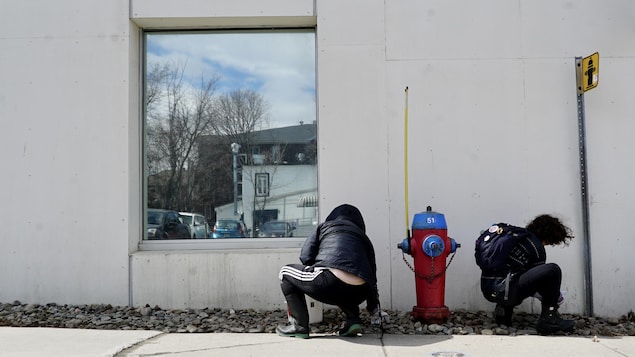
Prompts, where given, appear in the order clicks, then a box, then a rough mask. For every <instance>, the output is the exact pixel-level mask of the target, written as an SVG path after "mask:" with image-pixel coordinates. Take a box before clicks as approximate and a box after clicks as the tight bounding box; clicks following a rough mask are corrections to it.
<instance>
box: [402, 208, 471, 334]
mask: <svg viewBox="0 0 635 357" xmlns="http://www.w3.org/2000/svg"><path fill="white" fill-rule="evenodd" d="M460 246H461V245H460V244H458V243H456V241H455V240H454V239H452V238H449V237H448V227H447V224H446V222H445V216H444V215H443V214H442V213H438V212H433V211H432V207H430V206H428V207H427V209H426V212H421V213H417V214H415V216H414V219H413V221H412V238H410V237H409V238H406V239H404V240H403V241H402V242H401V243H399V244H397V248H399V249H401V250H402V251H403V252H404V253H406V254H410V255H411V256H412V257H413V259H414V265H415V267H414V268H412V266H411V265H410V264H409V263H408V262H407V261H406V258H405V256H404V262H406V264H407V265H408V266H409V267H410V269H411V270H412V271H413V272H414V273H415V285H416V291H417V305H416V306H413V308H412V316H413V318H414V319H415V320H418V321H422V322H424V323H444V322H446V321H447V319H448V317H449V316H450V310H449V309H448V307H447V306H445V271H446V269H447V266H446V258H447V256H448V255H449V254H450V253H455V252H456V249H457V248H459V247H460ZM452 258H454V254H453V255H452ZM452 258H451V259H450V263H451V262H452ZM448 265H449V263H448Z"/></svg>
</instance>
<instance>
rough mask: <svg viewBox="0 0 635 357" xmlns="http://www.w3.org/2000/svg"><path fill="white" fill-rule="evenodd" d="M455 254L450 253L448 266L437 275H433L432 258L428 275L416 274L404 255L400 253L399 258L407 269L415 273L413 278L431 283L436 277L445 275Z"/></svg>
mask: <svg viewBox="0 0 635 357" xmlns="http://www.w3.org/2000/svg"><path fill="white" fill-rule="evenodd" d="M455 254H456V252H454V253H452V256H451V257H450V261H448V265H446V266H445V268H444V269H443V270H442V271H441V272H439V274H434V258H432V259H431V260H432V272H431V274H430V275H423V274H420V273H418V272H417V271H416V270H415V268H413V267H412V265H410V263H408V261H407V260H406V255H405V254H404V253H403V252H402V253H401V257H402V259H403V261H404V263H406V265H407V266H408V268H410V270H411V271H412V272H413V273H415V276H417V277H419V278H421V279H424V280H426V281H427V282H428V283H432V281H433V280H434V279H436V278H438V277H440V276H441V275H443V274H444V273H445V271H446V270H448V267H449V266H450V264H451V263H452V259H454V255H455Z"/></svg>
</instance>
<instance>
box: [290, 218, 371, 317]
mask: <svg viewBox="0 0 635 357" xmlns="http://www.w3.org/2000/svg"><path fill="white" fill-rule="evenodd" d="M365 228H366V227H365V225H364V220H363V218H362V216H361V213H359V210H357V208H355V207H354V206H351V205H341V206H339V207H337V208H335V209H334V210H333V211H332V212H331V214H329V216H328V217H327V219H326V221H325V222H324V223H321V224H320V225H318V227H317V229H316V230H315V231H314V232H313V234H311V235H310V236H309V237H308V238H307V240H306V241H305V242H304V245H303V246H302V251H301V253H300V261H301V262H302V264H304V265H312V266H315V267H327V268H335V269H340V270H343V271H346V272H348V273H351V274H353V275H356V276H358V277H360V278H362V279H364V280H365V281H366V283H368V285H369V287H370V291H369V297H368V299H367V302H368V306H367V308H368V309H369V310H370V311H372V310H373V309H374V308H375V307H376V306H377V302H378V293H377V266H376V263H375V250H374V248H373V244H372V243H371V241H370V239H369V238H368V236H366V232H365Z"/></svg>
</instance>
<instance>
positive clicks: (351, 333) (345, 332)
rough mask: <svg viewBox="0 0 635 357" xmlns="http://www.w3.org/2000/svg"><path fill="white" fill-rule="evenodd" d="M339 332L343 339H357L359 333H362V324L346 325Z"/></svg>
mask: <svg viewBox="0 0 635 357" xmlns="http://www.w3.org/2000/svg"><path fill="white" fill-rule="evenodd" d="M339 332H340V336H342V337H355V336H357V334H358V333H360V332H362V326H361V325H360V324H352V325H349V324H346V326H344V328H343V329H341V330H340V331H339Z"/></svg>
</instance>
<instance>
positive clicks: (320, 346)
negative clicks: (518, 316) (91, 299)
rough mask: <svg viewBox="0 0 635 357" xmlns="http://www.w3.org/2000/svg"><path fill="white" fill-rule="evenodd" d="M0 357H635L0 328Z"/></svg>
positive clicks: (543, 341)
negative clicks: (505, 356) (502, 356)
mask: <svg viewBox="0 0 635 357" xmlns="http://www.w3.org/2000/svg"><path fill="white" fill-rule="evenodd" d="M0 346H1V347H0V355H1V356H21V357H22V356H47V357H51V356H52V357H56V356H65V357H69V356H86V357H92V356H117V357H124V356H126V357H133V356H135V357H137V356H138V357H141V356H188V357H189V356H227V357H232V356H241V357H242V356H300V357H312V356H329V357H333V356H364V357H374V356H378V357H379V356H406V357H407V356H417V357H421V356H434V357H477V356H501V355H507V356H520V357H523V356H532V357H533V356H562V357H564V356H576V357H578V356H589V357H590V356H594V357H595V356H620V357H624V356H635V337H615V338H611V337H599V338H598V339H597V340H595V339H593V338H582V337H564V336H547V337H543V336H484V335H465V336H432V335H384V337H383V338H382V339H379V338H377V337H376V336H375V335H374V334H367V335H364V336H362V337H356V338H342V337H338V336H333V335H312V336H311V338H310V339H307V340H302V339H296V338H289V337H280V336H278V335H275V334H229V333H210V334H164V333H161V332H157V331H139V330H134V331H119V330H77V329H52V328H10V327H2V328H0Z"/></svg>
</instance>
